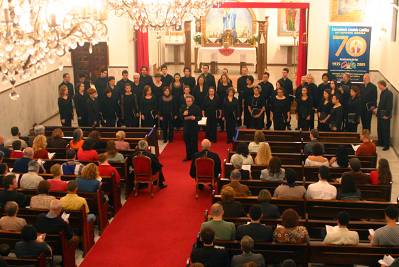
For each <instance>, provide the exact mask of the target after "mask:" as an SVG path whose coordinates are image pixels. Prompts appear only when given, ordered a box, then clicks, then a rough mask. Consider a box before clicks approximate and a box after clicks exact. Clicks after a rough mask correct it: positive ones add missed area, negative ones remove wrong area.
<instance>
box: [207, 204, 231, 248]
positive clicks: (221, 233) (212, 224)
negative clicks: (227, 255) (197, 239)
mask: <svg viewBox="0 0 399 267" xmlns="http://www.w3.org/2000/svg"><path fill="white" fill-rule="evenodd" d="M223 214H224V210H223V206H222V205H220V204H219V203H215V204H213V205H212V206H211V210H210V212H209V220H208V221H207V222H204V223H202V224H201V230H203V229H205V228H209V229H212V230H213V231H214V232H215V239H216V240H235V238H236V227H235V225H234V223H232V222H226V221H224V220H223Z"/></svg>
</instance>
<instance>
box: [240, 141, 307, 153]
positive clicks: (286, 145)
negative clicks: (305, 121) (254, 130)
mask: <svg viewBox="0 0 399 267" xmlns="http://www.w3.org/2000/svg"><path fill="white" fill-rule="evenodd" d="M239 143H244V144H245V145H248V144H249V142H248V141H237V142H234V143H233V150H234V151H237V148H238V144H239ZM268 143H269V146H270V149H271V151H272V153H302V150H303V143H302V142H288V141H287V142H282V141H268Z"/></svg>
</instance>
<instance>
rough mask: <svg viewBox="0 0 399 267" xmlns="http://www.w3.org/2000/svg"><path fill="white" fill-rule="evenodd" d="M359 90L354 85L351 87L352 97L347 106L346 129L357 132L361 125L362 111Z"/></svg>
mask: <svg viewBox="0 0 399 267" xmlns="http://www.w3.org/2000/svg"><path fill="white" fill-rule="evenodd" d="M359 92H360V91H359V88H358V87H355V86H354V87H352V88H351V89H350V97H349V99H348V104H347V106H346V109H347V110H346V131H348V132H353V133H355V132H357V126H358V125H359V121H360V115H361V112H362V106H361V102H360V97H359Z"/></svg>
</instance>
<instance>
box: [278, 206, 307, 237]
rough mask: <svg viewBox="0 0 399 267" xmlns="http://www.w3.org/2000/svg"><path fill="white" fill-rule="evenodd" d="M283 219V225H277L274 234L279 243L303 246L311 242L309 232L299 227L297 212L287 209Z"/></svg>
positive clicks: (282, 216)
mask: <svg viewBox="0 0 399 267" xmlns="http://www.w3.org/2000/svg"><path fill="white" fill-rule="evenodd" d="M281 219H282V221H281V225H277V227H276V229H275V230H274V234H273V236H274V240H275V241H276V242H277V243H289V244H301V243H306V242H307V241H308V240H309V234H308V230H306V227H304V226H299V215H298V213H297V212H296V211H295V210H293V209H286V210H285V211H284V212H283V214H282V215H281Z"/></svg>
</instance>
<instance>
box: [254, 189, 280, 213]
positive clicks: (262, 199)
mask: <svg viewBox="0 0 399 267" xmlns="http://www.w3.org/2000/svg"><path fill="white" fill-rule="evenodd" d="M271 199H272V195H271V194H270V192H269V190H267V189H262V190H260V191H259V195H258V205H259V206H260V208H261V209H262V216H263V218H266V219H277V218H279V217H280V211H279V209H278V207H277V206H276V205H274V204H271V203H270V201H271Z"/></svg>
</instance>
